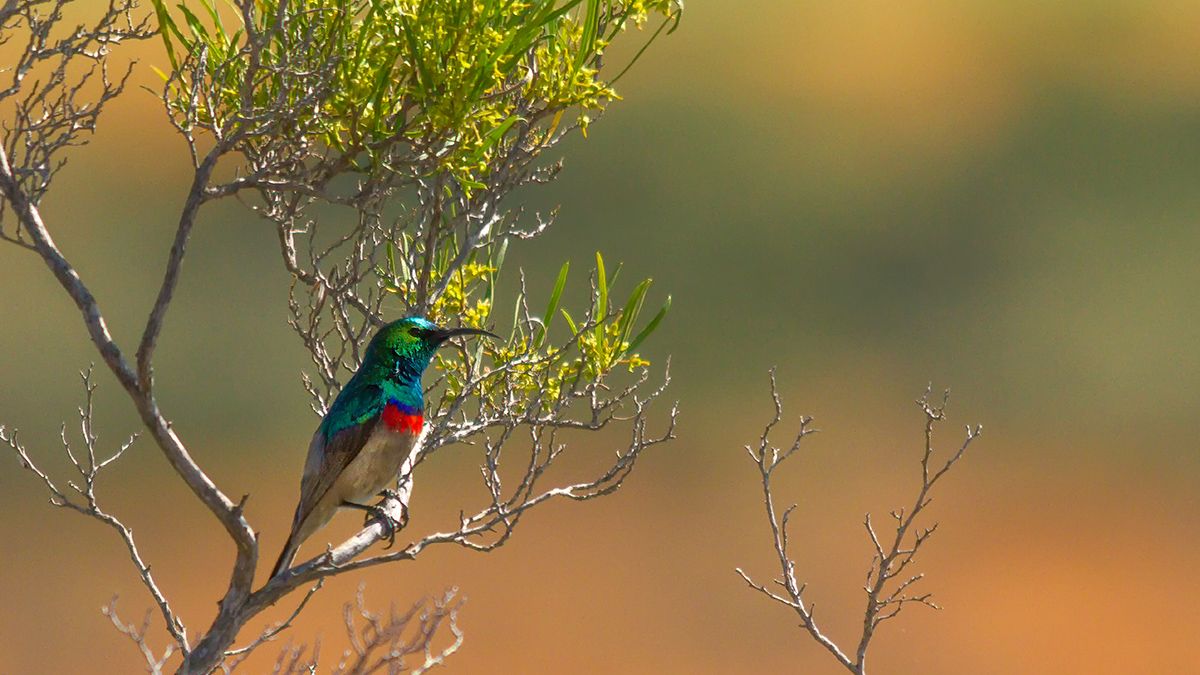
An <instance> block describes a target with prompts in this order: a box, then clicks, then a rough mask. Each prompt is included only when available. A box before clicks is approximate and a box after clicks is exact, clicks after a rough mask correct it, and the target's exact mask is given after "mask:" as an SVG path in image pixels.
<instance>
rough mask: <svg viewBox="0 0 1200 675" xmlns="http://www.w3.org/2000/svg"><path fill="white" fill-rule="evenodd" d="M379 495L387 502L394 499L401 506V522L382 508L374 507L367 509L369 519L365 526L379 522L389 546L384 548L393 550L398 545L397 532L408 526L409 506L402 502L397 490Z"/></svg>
mask: <svg viewBox="0 0 1200 675" xmlns="http://www.w3.org/2000/svg"><path fill="white" fill-rule="evenodd" d="M379 495H380V496H381V497H383V498H384V500H385V502H386V500H388V499H393V500H395V501H396V503H398V504H400V518H399V520H397V519H394V518H392V516H391V514H389V513H388V512H387V511H386V510H384V508H383V507H382V506H380V505H373V506H371V507H369V508H367V517H366V520H365V521H364V523H363V524H364V525H369V524H370V523H371V521H372V520H376V521H378V522H379V524H380V525H382V526H383V536H384V537H386V538H387V541H388V543H387V546H385V547H384V548H391V547H392V546H393V545H395V543H396V532H397V531H398V530H401V529H403V528H404V526H405V525H407V524H408V505H406V504H405V503H404V502H403V501H401V499H400V493H398V492H396V491H395V490H383V491H381V492H380V493H379Z"/></svg>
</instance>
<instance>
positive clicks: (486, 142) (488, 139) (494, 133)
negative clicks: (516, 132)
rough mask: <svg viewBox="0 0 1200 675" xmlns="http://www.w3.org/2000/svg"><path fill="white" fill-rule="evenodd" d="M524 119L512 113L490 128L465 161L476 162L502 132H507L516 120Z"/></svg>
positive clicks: (499, 137) (500, 136)
mask: <svg viewBox="0 0 1200 675" xmlns="http://www.w3.org/2000/svg"><path fill="white" fill-rule="evenodd" d="M524 121H525V118H524V117H520V116H518V115H513V116H512V117H509V118H508V119H506V120H504V121H503V122H501V123H500V126H498V127H496V128H495V129H492V130H491V131H489V132H488V135H487V136H484V137H483V141H482V142H481V143H480V144H479V147H477V148H475V152H472V153H471V156H470V157H469V158H467V163H468V164H474V163H475V162H478V161H479V158H481V157H483V154H484V153H485V152H487V151H488V150H491V149H492V146H494V145H496V143H497V142H498V141H499V140H500V139H501V138H503V137H504V134H506V133H508V130H509V129H511V128H512V125H514V124H516V123H517V122H524Z"/></svg>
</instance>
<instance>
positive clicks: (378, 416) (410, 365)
mask: <svg viewBox="0 0 1200 675" xmlns="http://www.w3.org/2000/svg"><path fill="white" fill-rule="evenodd" d="M457 335H484V336H488V337H492V338H496V337H498V336H497V335H495V334H494V333H490V332H488V331H486V330H481V329H478V328H442V327H440V326H437V325H436V324H434V323H432V322H430V321H428V320H427V319H425V318H423V317H419V316H414V317H407V318H403V319H400V320H398V321H393V322H391V323H389V324H387V325H385V326H383V327H382V328H380V329H379V331H378V332H377V333H376V334H375V336H374V337H373V338H371V342H370V343H369V344H368V346H367V350H366V353H365V355H364V357H363V361H362V365H361V366H359V368H358V370H357V371H356V372H355V373H354V376H353V377H351V378H350V381H349V382H347V383H346V386H345V387H343V388H342V390H341V392H339V393H338V395H337V398H336V399H334V401H333V405H332V406H330V407H329V410H328V412H326V413H325V416H324V418H323V419H322V420H321V424H320V425H319V426H318V427H317V431H316V433H314V434H313V438H312V442H311V443H310V444H309V446H308V458H307V459H306V460H305V462H304V475H303V477H302V478H301V481H300V503H299V504H297V505H296V515H295V517H294V518H293V519H292V530H291V533H290V534H289V535H288V538H287V543H286V544H284V547H283V552H282V553H281V554H280V555H279V561H278V562H276V563H275V568H274V571H272V572H271V578H274V577H276V576H278V575H279V574H280V573H281V572H283V571H285V570H287V569H288V568H289V567H291V565H292V562H293V561H294V560H295V558H296V553H297V551H298V550H299V548H300V545H301V544H302V543H304V541H305V540H306V539H308V538H309V537H311V536H312V535H313V534H314V533H315V532H316V531H317V530H320V529H321V528H322V527H325V525H326V524H327V523H328V522H329V521H330V520H331V519H332V518H333V515H334V513H336V512H337V510H338V509H339V508H342V507H349V508H357V509H362V510H365V511H368V512H371V513H375V514H377V515H384V518H383V520H384V523H385V525H387V526H391V525H392V523H391V521H390V520H389V519H388V518H387V517H386V514H383V513H382V510H381V509H379V508H378V507H375V506H368V505H367V504H365V503H364V502H365V501H366V500H370V499H371V498H373V497H374V496H375V495H377V494H382V493H383V492H384V488H386V487H387V486H388V485H389V484H390V483H391V482H392V481H394V480H396V477H397V474H398V473H399V471H400V465H401V464H402V463H403V462H404V460H405V459H406V458H407V457H408V455H409V452H410V451H411V450H412V448H413V445H414V444H415V443H416V442H417V439H418V438H419V437H420V435H421V430H422V428H423V427H424V423H425V417H424V414H425V402H424V397H423V395H422V389H421V375H422V374H423V373H424V372H425V369H426V368H427V367H428V366H429V362H430V361H431V360H432V359H433V354H434V352H436V351H437V349H438V347H441V346H442V345H443V344H445V343H446V341H447V340H449V339H450V338H452V337H455V336H457ZM388 532H389V537H390V536H392V535H393V534H394V530H393V529H391V528H390V527H389V529H388Z"/></svg>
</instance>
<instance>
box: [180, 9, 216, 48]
mask: <svg viewBox="0 0 1200 675" xmlns="http://www.w3.org/2000/svg"><path fill="white" fill-rule="evenodd" d="M177 7H179V10H180V11H181V12H183V18H184V19H185V20H186V21H187V24H188V28H190V29H192V35H193V36H195V37H199V38H204V41H205V42H206V43H212V38H210V37H209V36H208V31H207V30H205V29H204V24H202V23H200V18H199V17H197V16H196V15H195V14H193V13H192V10H190V9H188V8H187V5H184V4H183V3H180V4H179V5H177Z"/></svg>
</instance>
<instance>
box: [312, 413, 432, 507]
mask: <svg viewBox="0 0 1200 675" xmlns="http://www.w3.org/2000/svg"><path fill="white" fill-rule="evenodd" d="M416 439H417V436H415V435H413V434H411V433H408V432H407V431H392V430H391V429H388V428H387V427H386V426H384V425H382V424H381V425H379V427H377V431H376V432H375V433H374V434H372V435H371V438H369V439H368V440H367V442H366V444H364V445H363V449H362V450H361V451H359V453H358V456H357V457H355V458H354V460H353V461H352V462H350V465H349V466H347V467H346V469H345V470H344V471H343V472H342V475H341V476H339V477H338V479H337V481H335V482H334V484H333V486H332V488H331V489H330V490H329V492H330V496H332V497H334V498H335V500H336V502H335V504H334V505H333V506H335V507H336V506H338V505H340V503H341V502H350V503H353V504H364V505H365V504H370V503H371V502H373V501H374V499H375V496H376V495H378V494H379V492H380V491H381V490H383V489H384V488H385V487H387V486H388V485H391V484H392V483H394V482H395V481H396V477H397V475H398V474H399V473H400V465H401V464H403V463H404V460H405V459H407V458H408V453H409V452H410V451H411V450H412V447H413V443H414V442H415V441H416Z"/></svg>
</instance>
